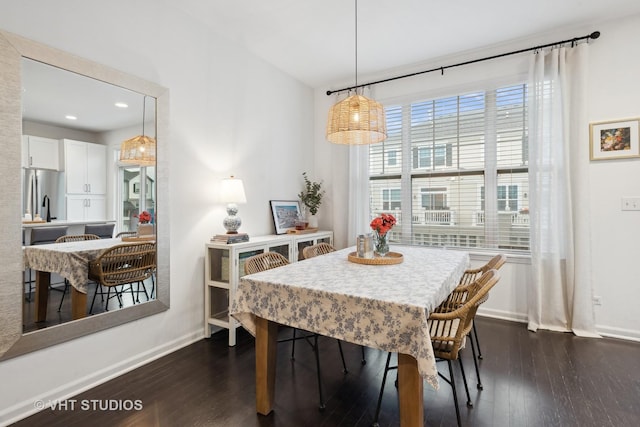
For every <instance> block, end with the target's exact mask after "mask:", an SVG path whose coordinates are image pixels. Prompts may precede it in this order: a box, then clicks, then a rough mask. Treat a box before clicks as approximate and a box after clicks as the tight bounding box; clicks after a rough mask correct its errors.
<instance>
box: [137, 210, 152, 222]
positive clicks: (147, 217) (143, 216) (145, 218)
mask: <svg viewBox="0 0 640 427" xmlns="http://www.w3.org/2000/svg"><path fill="white" fill-rule="evenodd" d="M135 217H136V218H138V222H139V223H140V224H147V223H148V222H149V221H151V214H150V213H149V212H147V211H142V212H140V215H135Z"/></svg>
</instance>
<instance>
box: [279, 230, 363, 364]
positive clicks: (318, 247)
mask: <svg viewBox="0 0 640 427" xmlns="http://www.w3.org/2000/svg"><path fill="white" fill-rule="evenodd" d="M335 251H336V248H334V247H333V245H330V244H329V243H325V242H320V243H317V244H315V245H312V246H307V247H305V248H304V249H303V250H302V256H303V257H304V259H309V258H313V257H315V256H318V255H325V254H328V253H331V252H335ZM294 343H295V341H294ZM338 345H340V354H342V345H341V344H340V341H338ZM360 350H362V359H361V360H360V363H362V364H363V365H366V364H367V359H366V357H365V355H364V346H363V345H361V346H360ZM292 357H293V350H292ZM343 363H344V361H343ZM345 371H346V367H345Z"/></svg>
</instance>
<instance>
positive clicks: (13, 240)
mask: <svg viewBox="0 0 640 427" xmlns="http://www.w3.org/2000/svg"><path fill="white" fill-rule="evenodd" d="M23 57H26V58H30V59H34V60H36V61H40V62H43V63H45V64H49V65H53V66H56V67H59V68H62V69H65V70H68V71H71V72H74V73H78V74H82V75H84V76H87V77H91V78H94V79H97V80H101V81H103V82H106V83H110V84H113V85H116V86H120V87H122V88H125V89H129V90H133V91H136V92H139V93H141V94H146V95H149V96H152V97H154V98H156V132H157V134H156V139H157V140H159V141H160V143H159V144H158V145H157V153H156V174H157V175H156V179H157V186H156V208H157V210H158V211H160V212H162V215H161V218H160V221H159V222H157V223H156V235H157V238H158V240H157V241H158V245H157V271H156V295H157V296H156V299H155V300H153V301H149V302H147V303H144V304H138V305H134V306H132V307H127V308H125V309H122V310H116V311H112V312H108V313H101V314H98V315H94V316H88V317H85V318H83V319H78V320H74V321H71V322H67V323H63V324H60V325H56V326H51V327H47V328H44V329H40V330H38V331H34V332H29V333H27V334H23V332H22V328H23V327H22V323H23V322H22V309H23V304H24V284H23V279H22V278H23V259H22V246H21V241H22V238H21V233H22V221H21V215H20V197H21V196H20V195H21V191H22V190H21V185H20V170H21V162H20V159H21V150H22V147H21V143H20V141H21V138H22V85H21V81H22V77H21V69H22V65H21V63H22V58H23ZM0 74H1V75H2V81H1V82H0V113H1V116H0V144H1V146H2V150H3V155H2V156H1V157H0V179H1V180H2V187H0V224H1V225H0V231H1V233H0V360H6V359H9V358H12V357H16V356H20V355H23V354H26V353H29V352H32V351H36V350H40V349H43V348H46V347H49V346H52V345H56V344H60V343H63V342H66V341H69V340H72V339H75V338H78V337H82V336H85V335H88V334H91V333H94V332H98V331H102V330H105V329H107V328H112V327H114V326H118V325H122V324H124V323H128V322H131V321H133V320H137V319H140V318H143V317H146V316H150V315H153V314H157V313H160V312H163V311H165V310H168V309H169V294H170V293H169V261H170V256H169V217H170V216H169V215H170V212H169V182H168V181H169V160H168V159H169V155H168V154H169V140H168V127H169V91H168V89H166V88H164V87H162V86H159V85H157V84H155V83H152V82H149V81H146V80H143V79H141V78H138V77H135V76H132V75H129V74H126V73H124V72H121V71H118V70H115V69H113V68H109V67H107V66H104V65H102V64H98V63H95V62H92V61H90V60H87V59H84V58H80V57H78V56H75V55H72V54H69V53H67V52H64V51H61V50H58V49H55V48H52V47H50V46H46V45H44V44H41V43H38V42H35V41H32V40H29V39H26V38H23V37H21V36H18V35H15V34H12V33H9V32H6V31H3V30H0Z"/></svg>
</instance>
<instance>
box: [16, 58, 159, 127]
mask: <svg viewBox="0 0 640 427" xmlns="http://www.w3.org/2000/svg"><path fill="white" fill-rule="evenodd" d="M154 101H155V100H154V99H153V98H151V97H147V98H145V97H144V96H143V95H142V94H140V93H137V92H134V91H131V90H128V89H124V88H122V87H119V86H115V85H112V84H109V83H105V82H102V81H100V80H96V79H92V78H89V77H86V76H83V75H80V74H76V73H72V72H70V71H67V70H63V69H60V68H57V67H54V66H51V65H47V64H43V63H41V62H38V61H34V60H32V59H28V58H23V60H22V118H23V119H24V120H27V121H31V122H36V123H44V124H48V125H53V126H60V127H65V128H71V129H78V130H82V131H87V132H95V133H100V132H108V131H113V130H117V129H123V128H128V127H131V126H133V127H139V131H138V132H139V133H140V132H142V115H143V102H145V103H146V109H145V111H144V113H145V116H146V119H147V122H149V121H150V119H153V117H154V116H155V103H154ZM116 102H119V103H124V104H126V105H127V107H126V108H118V107H116V106H115V103H116ZM68 115H70V116H75V117H76V120H69V119H67V118H66V116H68ZM149 131H150V130H149V129H147V132H146V133H147V134H150V135H152V136H153V135H154V134H155V132H154V131H151V132H149ZM131 136H135V135H131Z"/></svg>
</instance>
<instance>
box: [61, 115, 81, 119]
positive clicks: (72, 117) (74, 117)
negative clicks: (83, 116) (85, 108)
mask: <svg viewBox="0 0 640 427" xmlns="http://www.w3.org/2000/svg"><path fill="white" fill-rule="evenodd" d="M64 118H65V119H68V120H78V118H77V117H76V116H72V115H70V114H67V115H66V116H64Z"/></svg>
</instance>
